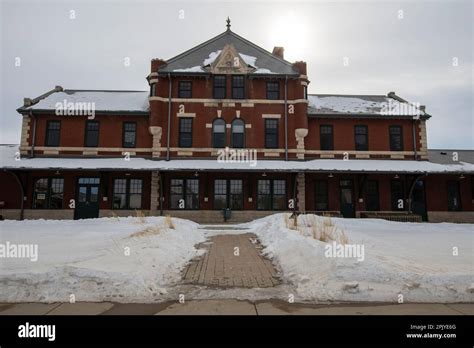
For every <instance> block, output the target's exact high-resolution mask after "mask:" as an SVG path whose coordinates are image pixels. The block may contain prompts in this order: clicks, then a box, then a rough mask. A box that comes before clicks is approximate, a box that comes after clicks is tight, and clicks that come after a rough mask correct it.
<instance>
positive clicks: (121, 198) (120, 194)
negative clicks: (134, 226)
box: [113, 179, 127, 209]
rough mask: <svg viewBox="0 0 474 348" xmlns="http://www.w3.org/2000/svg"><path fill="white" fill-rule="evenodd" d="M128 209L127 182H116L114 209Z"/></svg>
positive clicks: (119, 180)
mask: <svg viewBox="0 0 474 348" xmlns="http://www.w3.org/2000/svg"><path fill="white" fill-rule="evenodd" d="M126 207H127V180H126V179H115V180H114V197H113V208H114V209H125V208H126Z"/></svg>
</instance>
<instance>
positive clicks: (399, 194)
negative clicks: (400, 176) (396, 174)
mask: <svg viewBox="0 0 474 348" xmlns="http://www.w3.org/2000/svg"><path fill="white" fill-rule="evenodd" d="M403 186H404V185H403V181H400V180H392V182H391V183H390V194H391V201H392V210H405V191H404V187H403Z"/></svg>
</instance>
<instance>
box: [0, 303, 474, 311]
mask: <svg viewBox="0 0 474 348" xmlns="http://www.w3.org/2000/svg"><path fill="white" fill-rule="evenodd" d="M74 314H76V315H99V314H100V315H154V314H156V315H474V304H472V303H456V304H437V303H406V304H393V303H350V304H345V303H344V304H303V303H287V302H284V301H281V300H267V301H256V302H249V301H238V300H234V299H227V300H189V301H186V302H185V303H178V302H163V303H155V304H139V303H127V304H122V303H110V302H102V303H93V302H78V303H75V304H71V303H51V304H45V303H19V304H8V303H2V304H0V315H74Z"/></svg>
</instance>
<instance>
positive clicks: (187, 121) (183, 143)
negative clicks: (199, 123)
mask: <svg viewBox="0 0 474 348" xmlns="http://www.w3.org/2000/svg"><path fill="white" fill-rule="evenodd" d="M192 145H193V119H192V118H180V119H179V146H180V147H191V146H192Z"/></svg>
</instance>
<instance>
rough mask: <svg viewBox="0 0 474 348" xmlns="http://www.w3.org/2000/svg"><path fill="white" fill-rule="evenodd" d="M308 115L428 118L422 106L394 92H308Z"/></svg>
mask: <svg viewBox="0 0 474 348" xmlns="http://www.w3.org/2000/svg"><path fill="white" fill-rule="evenodd" d="M308 115H309V116H336V117H337V116H350V117H354V116H377V117H380V116H384V117H407V118H413V117H418V116H419V117H421V118H429V117H430V115H428V114H427V113H426V112H425V111H424V108H423V107H422V106H420V105H417V104H414V103H410V102H408V101H406V100H404V99H402V98H400V97H399V96H397V95H395V93H393V92H390V93H388V94H387V95H341V94H309V95H308Z"/></svg>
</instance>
